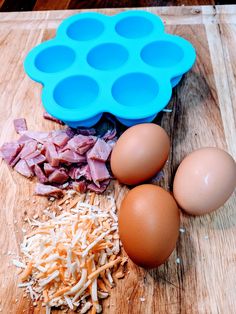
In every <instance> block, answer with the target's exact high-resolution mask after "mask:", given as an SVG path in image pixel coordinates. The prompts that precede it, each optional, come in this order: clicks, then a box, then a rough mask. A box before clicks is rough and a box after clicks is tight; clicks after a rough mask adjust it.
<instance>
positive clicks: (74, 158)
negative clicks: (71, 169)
mask: <svg viewBox="0 0 236 314" xmlns="http://www.w3.org/2000/svg"><path fill="white" fill-rule="evenodd" d="M58 158H59V160H60V161H61V162H66V163H83V162H85V161H86V157H85V156H81V155H79V154H77V153H75V152H73V151H72V150H69V149H68V150H66V151H64V152H62V153H59V156H58Z"/></svg>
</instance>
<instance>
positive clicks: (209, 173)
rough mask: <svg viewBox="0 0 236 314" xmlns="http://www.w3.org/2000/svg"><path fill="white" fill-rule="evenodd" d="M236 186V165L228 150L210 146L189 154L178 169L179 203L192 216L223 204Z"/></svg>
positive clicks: (175, 179) (176, 182) (176, 183)
mask: <svg viewBox="0 0 236 314" xmlns="http://www.w3.org/2000/svg"><path fill="white" fill-rule="evenodd" d="M235 186H236V164H235V161H234V159H233V158H232V157H231V156H230V155H229V154H228V153H227V152H225V151H223V150H221V149H219V148H215V147H206V148H201V149H198V150H196V151H194V152H192V153H191V154H189V155H188V156H187V157H186V158H185V159H184V160H183V161H182V162H181V164H180V166H179V168H178V169H177V172H176V175H175V178H174V183H173V192H174V197H175V199H176V201H177V202H178V204H179V206H180V207H181V208H182V209H184V210H185V211H186V212H187V213H189V214H192V215H203V214H207V213H210V212H212V211H214V210H216V209H217V208H219V207H220V206H222V205H223V204H224V203H225V202H226V201H227V199H228V198H229V197H230V195H231V194H232V193H233V191H234V189H235Z"/></svg>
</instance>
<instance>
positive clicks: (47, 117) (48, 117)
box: [43, 111, 65, 125]
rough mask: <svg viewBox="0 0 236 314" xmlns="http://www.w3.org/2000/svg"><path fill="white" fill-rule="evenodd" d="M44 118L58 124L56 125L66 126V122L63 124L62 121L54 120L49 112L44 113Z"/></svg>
mask: <svg viewBox="0 0 236 314" xmlns="http://www.w3.org/2000/svg"><path fill="white" fill-rule="evenodd" d="M43 117H44V119H46V120H50V121H53V122H56V123H58V124H60V125H64V124H65V123H64V122H62V121H61V120H58V119H57V118H54V117H53V116H51V115H50V114H49V113H48V112H46V111H45V112H44V113H43Z"/></svg>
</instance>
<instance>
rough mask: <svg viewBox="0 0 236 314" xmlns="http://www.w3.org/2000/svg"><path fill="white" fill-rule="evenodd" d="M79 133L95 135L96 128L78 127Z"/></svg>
mask: <svg viewBox="0 0 236 314" xmlns="http://www.w3.org/2000/svg"><path fill="white" fill-rule="evenodd" d="M77 133H78V134H82V135H95V134H96V130H95V129H94V128H90V129H83V128H77Z"/></svg>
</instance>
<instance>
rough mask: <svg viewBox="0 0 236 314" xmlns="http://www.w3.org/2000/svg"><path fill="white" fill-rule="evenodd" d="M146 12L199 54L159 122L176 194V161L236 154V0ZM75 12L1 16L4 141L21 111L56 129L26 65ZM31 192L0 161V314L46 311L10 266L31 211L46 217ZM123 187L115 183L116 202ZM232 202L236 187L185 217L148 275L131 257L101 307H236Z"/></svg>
mask: <svg viewBox="0 0 236 314" xmlns="http://www.w3.org/2000/svg"><path fill="white" fill-rule="evenodd" d="M147 10H148V11H151V12H153V13H156V14H158V15H160V16H161V17H162V19H163V20H164V22H165V24H166V29H167V31H168V32H170V33H174V34H178V35H181V36H183V37H185V38H186V39H188V40H189V41H191V42H192V43H193V45H194V46H195V47H196V50H197V62H196V64H195V66H194V67H193V69H192V70H191V71H190V72H189V73H188V74H186V75H185V76H184V78H183V80H182V81H181V83H180V84H179V85H178V86H177V87H176V88H175V89H174V90H173V97H172V100H171V101H170V103H169V105H168V108H169V109H172V110H173V111H172V112H170V113H169V112H163V113H161V114H160V115H159V116H158V119H157V122H158V123H160V124H161V125H162V126H163V127H164V128H165V129H166V131H167V132H168V134H169V135H170V138H171V154H170V158H169V160H168V163H167V165H166V166H165V169H164V179H163V180H162V181H161V185H162V186H163V187H165V188H167V189H170V190H171V188H172V180H173V176H174V173H175V171H176V168H177V166H178V164H179V163H180V161H181V160H182V158H183V157H184V156H185V155H186V154H188V153H189V152H191V151H192V150H193V149H196V148H199V147H201V146H217V147H220V148H223V149H225V150H227V151H228V152H230V153H231V154H232V155H233V156H234V158H236V141H235V136H236V82H235V75H236V6H221V7H211V6H208V7H178V8H174V7H169V8H167V7H161V8H149V9H147ZM76 12H77V11H73V12H72V11H57V12H55V11H54V12H53V11H52V12H28V13H1V15H0V49H1V58H0V69H1V71H0V130H1V133H0V145H1V144H2V143H3V142H6V141H8V140H10V139H14V138H16V134H15V132H14V129H13V124H12V121H13V119H14V118H18V117H25V118H26V119H27V123H28V127H29V129H33V130H51V129H55V128H57V126H56V125H55V124H53V123H51V122H48V121H45V120H43V119H42V112H43V109H42V106H41V100H40V94H41V87H40V85H39V84H37V83H35V82H33V81H31V80H30V79H29V78H28V77H27V76H26V74H25V73H24V70H23V64H22V63H23V60H24V58H25V56H26V54H27V53H28V51H29V50H30V49H31V48H32V47H34V46H35V45H36V44H38V43H40V42H42V41H43V40H45V39H48V38H50V37H52V36H53V35H54V34H55V29H56V28H57V27H58V25H59V24H60V22H61V21H62V19H63V18H65V17H67V16H70V15H72V14H74V13H76ZM100 12H103V13H107V14H115V13H117V12H119V10H118V9H116V10H115V9H114V10H101V11H100ZM219 167H220V165H219ZM222 184H224V182H222ZM33 189H34V182H33V181H32V182H30V181H29V180H27V179H25V178H24V177H22V176H20V175H19V174H17V173H15V172H13V171H12V170H10V169H9V168H8V167H7V165H6V164H5V162H3V161H0V191H1V192H0V222H1V228H0V248H1V249H0V260H1V266H0V287H1V289H0V311H1V313H4V314H10V313H13V314H22V313H23V314H32V313H34V314H35V313H45V309H43V308H39V307H34V306H33V304H32V303H31V302H30V301H29V300H28V299H27V298H24V297H23V291H22V290H21V289H18V288H17V274H16V269H15V267H14V266H12V262H11V261H12V258H13V257H14V256H16V255H18V254H19V253H20V251H19V244H20V242H21V240H22V227H27V226H26V224H25V222H24V219H25V217H26V216H29V217H32V216H33V215H34V214H35V213H39V214H41V213H42V210H43V209H44V208H45V206H46V205H47V200H46V199H44V198H40V197H36V196H33ZM125 192H126V188H124V187H123V188H121V187H119V186H118V185H116V191H115V192H114V193H115V197H116V199H117V204H118V206H119V204H120V201H121V199H122V197H123V195H124V193H125ZM235 208H236V193H234V194H233V196H232V197H231V198H230V200H229V201H228V202H227V203H226V204H225V205H224V206H223V207H222V208H220V209H219V210H218V211H217V212H215V213H213V214H211V215H206V216H204V217H197V218H194V217H189V216H187V215H185V214H181V228H184V230H185V232H184V233H180V236H179V241H178V244H177V247H176V250H175V251H174V253H173V254H172V255H171V257H170V258H169V260H168V262H167V263H165V264H164V265H163V266H161V267H159V268H158V269H156V270H150V271H146V270H143V269H141V268H139V267H136V266H135V265H133V264H132V262H129V263H128V273H127V275H126V278H125V279H124V280H122V281H119V283H118V285H117V287H116V288H114V289H113V291H112V294H111V297H110V298H108V299H107V300H106V301H105V302H104V313H112V314H113V313H114V314H143V313H144V314H154V313H155V314H156V313H158V314H162V313H163V314H164V313H168V314H172V313H173V314H175V313H187V314H189V313H202V314H208V313H209V314H215V313H220V314H234V313H236V292H235V287H236V211H235ZM177 258H179V260H177ZM176 260H177V261H179V263H177V262H176ZM140 298H144V301H143V302H141V300H142V299H141V300H140ZM55 313H56V312H55Z"/></svg>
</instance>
